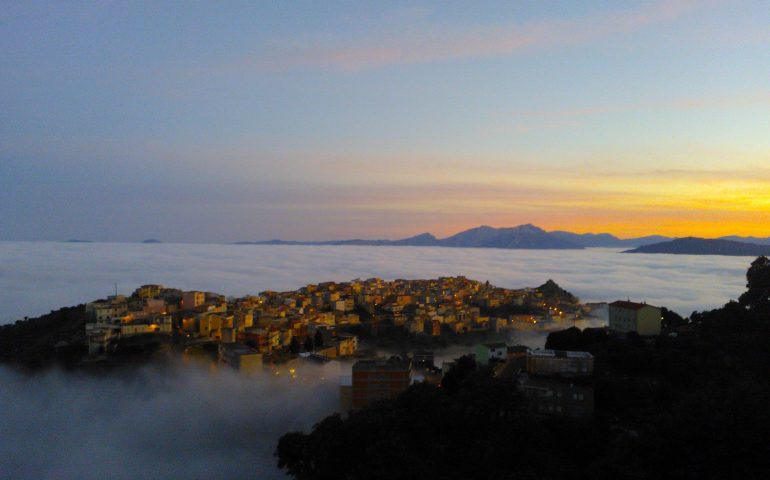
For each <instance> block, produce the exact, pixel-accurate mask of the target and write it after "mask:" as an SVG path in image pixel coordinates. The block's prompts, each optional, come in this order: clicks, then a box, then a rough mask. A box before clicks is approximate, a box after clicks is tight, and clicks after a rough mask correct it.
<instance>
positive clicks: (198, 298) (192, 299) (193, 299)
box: [182, 291, 206, 310]
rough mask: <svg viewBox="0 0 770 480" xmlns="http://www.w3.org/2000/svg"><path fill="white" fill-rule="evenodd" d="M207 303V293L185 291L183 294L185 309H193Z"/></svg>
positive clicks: (183, 306)
mask: <svg viewBox="0 0 770 480" xmlns="http://www.w3.org/2000/svg"><path fill="white" fill-rule="evenodd" d="M204 303H206V294H205V293H203V292H197V291H192V292H184V293H183V294H182V308H183V309H185V310H193V309H194V308H196V307H199V306H201V305H203V304H204Z"/></svg>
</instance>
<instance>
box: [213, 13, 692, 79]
mask: <svg viewBox="0 0 770 480" xmlns="http://www.w3.org/2000/svg"><path fill="white" fill-rule="evenodd" d="M698 6H699V4H698V3H697V2H695V1H693V0H664V1H659V2H656V3H652V4H644V5H643V6H642V7H641V8H638V9H634V10H625V11H616V12H609V13H601V14H593V15H588V16H584V17H580V18H572V19H566V20H547V21H536V22H528V23H514V22H512V23H506V24H499V25H483V26H472V27H460V26H447V25H440V24H435V23H433V24H431V23H428V22H425V21H419V22H416V23H415V22H413V24H410V25H406V26H402V27H401V28H391V29H389V30H388V31H387V32H383V33H379V34H373V35H370V36H368V37H366V38H357V39H350V38H344V39H343V38H341V37H339V36H336V35H316V36H307V37H302V38H293V39H283V40H278V41H276V42H274V43H273V44H272V45H270V46H267V47H265V48H263V49H262V50H261V51H258V52H255V53H254V54H252V55H250V56H248V57H245V58H241V59H239V60H236V61H234V62H231V63H230V64H228V65H221V66H220V67H219V68H220V69H225V70H237V71H241V70H244V69H258V70H281V69H286V68H294V67H302V66H320V67H328V68H332V69H336V70H342V71H358V70H368V69H376V68H382V67H387V66H392V65H410V64H421V63H432V62H441V61H449V60H463V59H470V58H487V57H501V56H508V55H512V54H517V53H524V52H531V51H536V50H539V49H546V48H560V47H569V46H573V45H577V44H585V43H590V42H594V41H597V40H599V39H602V38H606V37H611V36H614V35H622V34H629V33H633V32H635V31H638V30H640V29H643V28H645V27H648V26H650V25H655V24H659V23H664V22H669V21H672V20H675V19H677V18H679V17H681V16H682V15H684V14H686V13H688V12H690V11H692V10H694V9H695V8H696V7H698ZM351 45H355V46H351ZM207 71H211V69H208V70H207Z"/></svg>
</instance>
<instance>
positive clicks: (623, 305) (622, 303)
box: [610, 300, 655, 310]
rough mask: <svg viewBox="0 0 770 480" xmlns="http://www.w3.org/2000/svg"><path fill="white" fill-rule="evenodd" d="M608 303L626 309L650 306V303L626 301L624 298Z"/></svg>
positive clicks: (639, 308)
mask: <svg viewBox="0 0 770 480" xmlns="http://www.w3.org/2000/svg"><path fill="white" fill-rule="evenodd" d="M610 305H612V306H613V307H619V308H625V309H626V310H641V309H643V308H644V307H652V305H647V304H646V303H636V302H628V301H626V300H618V301H615V302H612V303H610ZM653 308H655V307H653Z"/></svg>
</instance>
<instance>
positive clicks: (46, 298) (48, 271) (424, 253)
mask: <svg viewBox="0 0 770 480" xmlns="http://www.w3.org/2000/svg"><path fill="white" fill-rule="evenodd" d="M751 260H752V258H750V257H724V256H693V255H660V254H658V255H644V254H633V255H632V254H622V253H619V251H618V250H614V249H587V250H502V249H477V248H442V247H364V246H322V247H321V246H318V247H315V246H274V245H215V244H132V243H54V242H0V323H9V322H12V321H15V320H17V319H19V318H23V317H25V316H30V317H33V316H38V315H41V314H43V313H47V312H49V311H50V310H53V309H57V308H59V307H63V306H70V305H76V304H78V303H82V302H87V301H91V300H95V299H97V298H104V297H105V296H107V295H110V294H112V293H113V292H114V288H115V286H114V285H115V283H117V284H118V289H119V291H120V292H121V293H125V294H128V293H131V291H132V290H133V289H134V288H136V287H137V286H139V285H141V284H145V283H161V284H163V285H166V286H171V287H177V288H181V289H185V290H193V289H195V290H206V291H213V292H218V293H222V294H225V295H233V296H241V295H246V294H255V293H259V292H261V291H264V290H293V289H296V288H299V287H301V286H303V285H305V284H307V283H314V282H321V281H326V280H334V281H345V280H351V279H354V278H368V277H373V276H377V277H381V278H384V279H386V280H391V279H395V278H432V277H438V276H442V275H443V276H447V275H465V276H467V277H468V278H472V279H476V280H482V281H485V280H489V281H490V282H492V283H493V284H495V285H498V286H501V287H508V288H518V287H527V286H537V285H540V284H542V283H543V282H545V281H546V280H547V279H549V278H550V279H553V280H554V281H556V282H557V283H558V284H559V285H561V286H562V287H564V288H566V289H567V290H569V291H570V292H573V293H574V294H576V295H577V296H578V297H580V298H581V300H583V301H613V300H617V299H627V298H630V299H632V300H638V301H646V302H648V303H651V304H654V305H660V306H666V307H669V308H671V309H673V310H675V311H677V312H679V313H680V314H682V315H689V314H690V313H691V312H692V311H693V310H704V309H710V308H714V307H717V306H721V305H722V304H724V303H725V302H726V301H728V300H730V299H731V298H736V297H737V296H738V295H739V294H740V293H741V292H742V291H743V289H744V288H745V283H746V282H745V272H746V269H747V268H748V266H749V263H750V262H751Z"/></svg>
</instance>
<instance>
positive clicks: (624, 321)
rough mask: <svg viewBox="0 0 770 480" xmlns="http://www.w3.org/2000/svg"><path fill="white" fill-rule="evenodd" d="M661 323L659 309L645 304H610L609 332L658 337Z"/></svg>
mask: <svg viewBox="0 0 770 480" xmlns="http://www.w3.org/2000/svg"><path fill="white" fill-rule="evenodd" d="M662 321H663V316H662V314H661V309H660V308H659V307H653V306H652V305H647V304H646V303H636V302H631V301H623V300H618V301H616V302H612V303H610V332H612V333H615V334H620V335H627V334H628V333H630V332H636V333H638V334H639V335H642V336H653V335H660V327H661V323H662Z"/></svg>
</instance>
